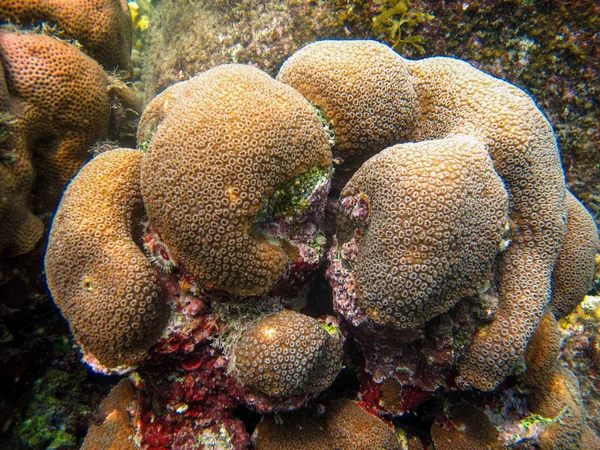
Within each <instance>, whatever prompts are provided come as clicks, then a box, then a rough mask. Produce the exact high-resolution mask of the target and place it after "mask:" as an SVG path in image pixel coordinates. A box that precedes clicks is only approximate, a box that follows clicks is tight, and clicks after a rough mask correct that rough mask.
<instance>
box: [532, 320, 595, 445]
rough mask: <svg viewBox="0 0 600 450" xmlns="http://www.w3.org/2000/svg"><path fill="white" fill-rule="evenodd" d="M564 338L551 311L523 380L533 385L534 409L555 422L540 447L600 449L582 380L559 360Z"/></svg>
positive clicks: (536, 337) (537, 335)
mask: <svg viewBox="0 0 600 450" xmlns="http://www.w3.org/2000/svg"><path fill="white" fill-rule="evenodd" d="M561 341H562V337H561V334H560V329H559V327H558V324H557V323H556V320H555V319H554V316H553V315H552V313H551V312H547V313H546V314H545V315H544V317H543V319H542V321H541V322H540V325H539V326H538V328H537V330H536V332H535V334H534V335H533V337H532V339H531V342H530V343H529V347H528V348H527V352H526V355H525V361H526V364H527V372H526V373H525V374H524V375H523V377H522V379H523V381H524V382H525V383H526V384H528V385H529V386H530V389H531V393H530V396H529V403H530V405H531V410H532V412H534V413H535V414H539V415H541V416H543V417H546V418H548V419H552V420H553V421H554V422H553V423H552V424H551V425H550V426H549V427H548V429H546V430H545V431H544V432H543V433H542V435H541V436H540V449H542V450H551V449H552V450H554V449H557V450H563V449H564V450H567V449H574V448H582V449H584V448H586V449H587V448H600V438H599V437H598V436H597V435H596V434H595V433H594V432H593V431H592V429H591V428H590V427H589V425H588V424H587V422H586V413H585V409H584V407H583V403H582V399H581V391H580V387H579V381H578V380H577V378H575V376H574V375H573V373H571V372H570V371H569V370H568V369H567V368H566V367H563V366H562V365H561V364H560V362H559V361H558V356H559V354H560V347H561Z"/></svg>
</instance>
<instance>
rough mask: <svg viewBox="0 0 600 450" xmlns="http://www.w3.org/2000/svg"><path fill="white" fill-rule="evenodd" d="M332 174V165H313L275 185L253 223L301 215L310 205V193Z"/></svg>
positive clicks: (289, 218)
mask: <svg viewBox="0 0 600 450" xmlns="http://www.w3.org/2000/svg"><path fill="white" fill-rule="evenodd" d="M332 174H333V167H332V166H327V167H319V166H314V167H311V168H310V169H309V170H308V171H307V172H305V173H303V174H302V175H299V176H297V177H294V178H292V179H290V180H288V181H287V182H285V183H283V184H281V185H279V186H277V187H276V188H275V191H274V192H273V195H271V197H270V198H269V199H268V200H267V202H266V203H265V204H264V205H263V208H262V209H261V210H260V211H259V213H258V214H257V217H256V222H255V223H256V224H257V225H260V224H261V223H263V222H265V221H266V220H280V219H283V220H291V219H293V218H294V217H299V216H301V215H302V214H303V213H304V212H305V211H306V210H307V208H308V207H309V206H310V194H311V193H312V192H313V191H314V190H315V189H316V188H317V187H318V186H321V185H323V184H325V183H327V182H328V180H329V178H330V177H331V175H332Z"/></svg>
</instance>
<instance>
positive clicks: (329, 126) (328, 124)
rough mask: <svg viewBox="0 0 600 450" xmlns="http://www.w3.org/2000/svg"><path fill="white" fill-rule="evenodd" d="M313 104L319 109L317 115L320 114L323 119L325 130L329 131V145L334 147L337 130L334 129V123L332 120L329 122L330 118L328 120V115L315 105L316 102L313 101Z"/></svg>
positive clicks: (321, 119)
mask: <svg viewBox="0 0 600 450" xmlns="http://www.w3.org/2000/svg"><path fill="white" fill-rule="evenodd" d="M311 104H312V106H313V108H315V110H316V111H317V115H318V116H319V120H320V121H321V124H322V125H323V129H324V130H325V133H327V138H328V139H329V145H330V146H331V147H333V146H334V145H335V132H334V130H333V125H332V124H331V122H329V120H327V117H325V113H324V112H323V109H322V108H320V107H319V106H317V105H315V104H314V103H311Z"/></svg>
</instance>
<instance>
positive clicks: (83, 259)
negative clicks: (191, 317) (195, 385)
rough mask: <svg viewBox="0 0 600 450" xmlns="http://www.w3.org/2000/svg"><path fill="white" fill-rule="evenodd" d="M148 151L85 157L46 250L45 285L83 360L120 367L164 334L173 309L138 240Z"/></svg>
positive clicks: (100, 366) (107, 369) (129, 364)
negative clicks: (142, 175)
mask: <svg viewBox="0 0 600 450" xmlns="http://www.w3.org/2000/svg"><path fill="white" fill-rule="evenodd" d="M142 156H143V154H142V153H141V152H139V151H136V150H129V149H118V150H112V151H108V152H106V153H102V154H100V155H98V156H97V157H96V158H94V159H93V160H92V161H91V162H90V163H88V164H87V165H86V166H85V167H84V168H83V169H82V170H81V171H80V172H79V173H78V174H77V176H76V177H75V179H74V180H73V181H72V182H71V184H70V185H69V187H68V188H67V190H66V192H65V195H64V197H63V199H62V201H61V203H60V205H59V208H58V211H57V213H56V216H55V218H54V221H53V223H52V229H51V231H50V237H49V243H48V249H47V252H46V260H45V264H46V274H47V278H48V286H49V288H50V291H51V293H52V297H53V299H54V301H55V303H56V305H57V306H58V307H59V308H60V310H61V313H62V314H63V316H64V317H65V318H66V319H67V320H68V321H69V325H70V327H71V331H72V332H73V334H74V335H75V338H76V340H77V342H78V343H79V345H80V346H81V347H82V350H83V352H84V356H85V359H86V362H88V363H89V364H90V365H92V367H94V368H95V369H96V370H99V371H104V372H111V371H115V372H123V371H126V370H129V369H130V368H131V367H132V366H134V365H135V364H137V363H139V362H140V360H141V359H142V358H143V357H144V356H145V354H146V351H147V350H148V348H149V347H150V345H152V344H153V343H154V342H155V341H156V340H157V339H158V338H159V337H160V335H161V333H162V331H163V328H164V327H165V325H166V322H167V320H168V317H169V307H168V306H167V304H166V303H165V302H164V300H163V298H162V290H161V286H160V283H159V280H158V277H157V275H156V273H155V272H154V268H153V267H152V265H151V264H150V262H149V261H148V260H147V259H146V257H145V256H144V254H143V253H142V251H141V250H140V248H139V247H138V246H137V245H136V242H135V241H134V232H135V230H136V227H139V223H140V221H141V220H142V219H143V214H144V212H143V204H142V198H141V194H140V186H139V178H140V162H141V159H142Z"/></svg>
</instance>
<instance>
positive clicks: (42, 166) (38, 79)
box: [0, 32, 110, 212]
mask: <svg viewBox="0 0 600 450" xmlns="http://www.w3.org/2000/svg"><path fill="white" fill-rule="evenodd" d="M0 60H1V62H2V65H3V67H4V73H5V76H6V84H7V87H8V93H9V97H10V108H11V111H12V113H13V114H14V116H15V117H16V119H17V120H16V122H15V125H14V127H13V130H12V139H13V142H12V147H13V148H14V149H15V152H18V153H20V152H24V153H28V154H29V155H31V157H33V158H35V167H36V171H37V178H36V187H37V188H36V189H35V191H34V196H35V200H36V210H37V211H40V212H48V211H52V210H53V209H54V207H55V205H56V203H57V202H58V199H59V198H60V195H61V194H62V191H63V189H64V187H65V186H66V185H67V183H68V182H69V181H70V180H71V178H73V176H74V175H75V174H76V173H77V171H78V170H79V168H80V167H81V166H82V165H83V164H84V163H85V162H86V161H87V160H88V159H89V157H90V153H89V151H88V149H89V147H90V146H91V145H92V144H93V143H94V142H95V141H96V140H98V139H100V138H105V137H107V136H108V130H109V123H110V97H109V95H108V92H107V80H106V77H105V75H104V71H103V70H102V68H101V67H100V66H99V65H98V64H97V63H96V62H95V61H94V60H92V59H90V58H89V57H87V56H85V55H83V54H82V53H81V52H80V51H78V50H77V48H76V47H74V46H72V45H70V44H67V43H64V42H61V41H59V40H58V39H55V38H52V37H49V36H44V35H36V34H29V33H6V32H0Z"/></svg>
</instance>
